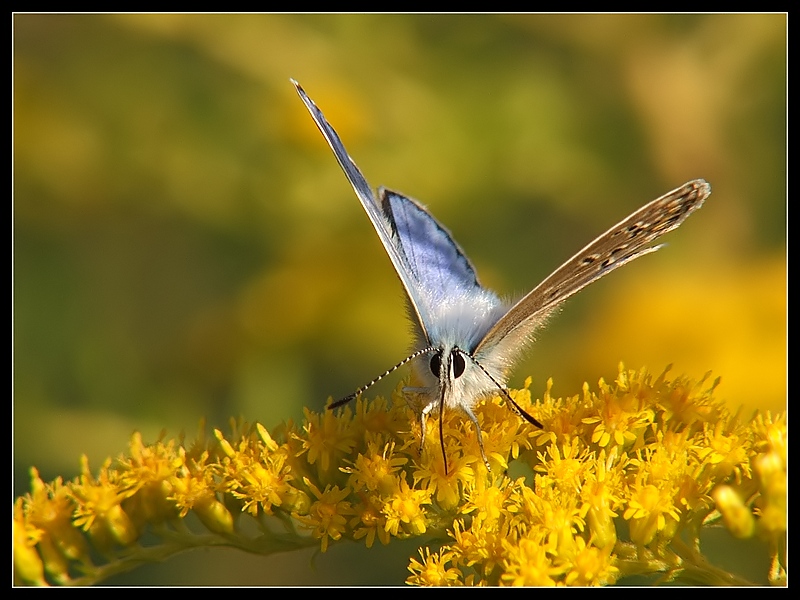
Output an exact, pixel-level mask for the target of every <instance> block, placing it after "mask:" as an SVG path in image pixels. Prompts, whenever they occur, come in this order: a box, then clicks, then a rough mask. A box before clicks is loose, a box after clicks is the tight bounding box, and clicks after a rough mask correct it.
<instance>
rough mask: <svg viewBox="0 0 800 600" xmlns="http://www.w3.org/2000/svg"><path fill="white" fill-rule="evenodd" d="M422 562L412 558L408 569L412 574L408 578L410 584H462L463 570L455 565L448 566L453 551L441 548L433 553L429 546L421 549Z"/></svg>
mask: <svg viewBox="0 0 800 600" xmlns="http://www.w3.org/2000/svg"><path fill="white" fill-rule="evenodd" d="M419 555H420V558H422V562H420V561H418V560H417V559H415V558H412V559H411V564H409V566H408V570H409V571H411V576H410V577H409V578H408V579H407V580H406V583H407V584H409V585H425V586H444V585H460V579H461V571H459V570H458V569H457V568H455V567H448V566H447V564H448V563H450V562H451V560H452V553H451V552H446V551H445V550H444V549H440V550H439V551H438V552H435V553H434V554H431V551H430V550H429V549H428V548H420V549H419Z"/></svg>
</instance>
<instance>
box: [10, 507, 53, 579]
mask: <svg viewBox="0 0 800 600" xmlns="http://www.w3.org/2000/svg"><path fill="white" fill-rule="evenodd" d="M13 527H14V571H15V573H16V575H17V577H19V578H20V579H21V580H22V581H23V582H24V583H27V584H32V585H47V582H46V581H45V579H44V565H43V564H42V557H41V556H39V553H38V552H37V551H36V547H35V546H33V545H32V540H30V539H29V538H28V536H27V535H26V533H25V527H24V526H23V525H22V524H21V523H19V522H17V521H13Z"/></svg>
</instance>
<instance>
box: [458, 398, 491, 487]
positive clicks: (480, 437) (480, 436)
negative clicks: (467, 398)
mask: <svg viewBox="0 0 800 600" xmlns="http://www.w3.org/2000/svg"><path fill="white" fill-rule="evenodd" d="M461 408H462V409H463V410H464V412H465V413H467V416H468V417H469V420H470V421H472V423H473V425H475V433H476V434H477V436H478V447H479V448H480V449H481V457H482V458H483V464H485V465H486V470H487V471H489V472H491V470H492V468H491V467H490V466H489V459H488V458H486V450H485V449H484V448H483V433H482V432H481V426H480V425H479V424H478V417H476V416H475V413H474V412H472V409H471V408H470V407H469V406H462V407H461Z"/></svg>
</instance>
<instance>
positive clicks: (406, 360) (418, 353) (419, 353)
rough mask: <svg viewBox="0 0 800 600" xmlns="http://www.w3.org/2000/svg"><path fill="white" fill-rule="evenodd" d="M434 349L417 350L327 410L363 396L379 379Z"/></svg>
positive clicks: (330, 405) (332, 403)
mask: <svg viewBox="0 0 800 600" xmlns="http://www.w3.org/2000/svg"><path fill="white" fill-rule="evenodd" d="M435 349H436V348H432V347H428V348H423V349H422V350H417V351H416V352H414V353H413V354H412V355H411V356H406V357H405V358H404V359H403V360H401V361H400V362H399V363H397V364H396V365H395V366H393V367H392V368H391V369H387V370H386V371H384V372H383V373H381V374H380V375H378V376H377V377H376V378H375V379H373V380H372V381H370V382H369V383H368V384H366V385H362V386H361V387H360V388H358V389H357V390H356V391H355V392H353V393H352V394H349V395H347V396H345V397H344V398H342V399H341V400H337V401H336V402H331V403H330V404H329V405H328V409H330V410H333V409H334V408H339V407H340V406H343V405H345V404H347V403H348V402H350V401H351V400H353V399H355V398H356V397H358V396H360V395H361V394H363V393H364V392H366V391H367V390H368V389H369V388H371V387H372V386H373V385H375V384H376V383H378V382H379V381H380V380H381V379H383V378H384V377H386V376H387V375H391V374H392V373H394V372H395V371H396V370H397V369H399V368H400V367H402V366H403V365H405V364H407V363H409V362H411V361H412V360H414V359H415V358H417V357H419V356H422V355H423V354H426V353H428V352H433V351H434V350H435Z"/></svg>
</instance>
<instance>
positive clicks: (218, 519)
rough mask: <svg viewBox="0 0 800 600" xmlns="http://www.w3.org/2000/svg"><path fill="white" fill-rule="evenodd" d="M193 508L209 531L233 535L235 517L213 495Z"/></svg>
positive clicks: (199, 501)
mask: <svg viewBox="0 0 800 600" xmlns="http://www.w3.org/2000/svg"><path fill="white" fill-rule="evenodd" d="M193 508H194V511H195V512H196V513H197V516H198V517H199V518H200V521H202V523H203V525H205V526H206V527H208V529H209V530H211V531H213V532H214V533H233V515H232V514H231V513H230V511H229V510H228V509H227V508H225V505H224V504H222V502H220V501H219V500H217V499H216V498H215V497H214V496H213V495H209V496H207V497H205V498H202V499H200V500H198V501H197V502H195V504H194V506H193Z"/></svg>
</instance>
